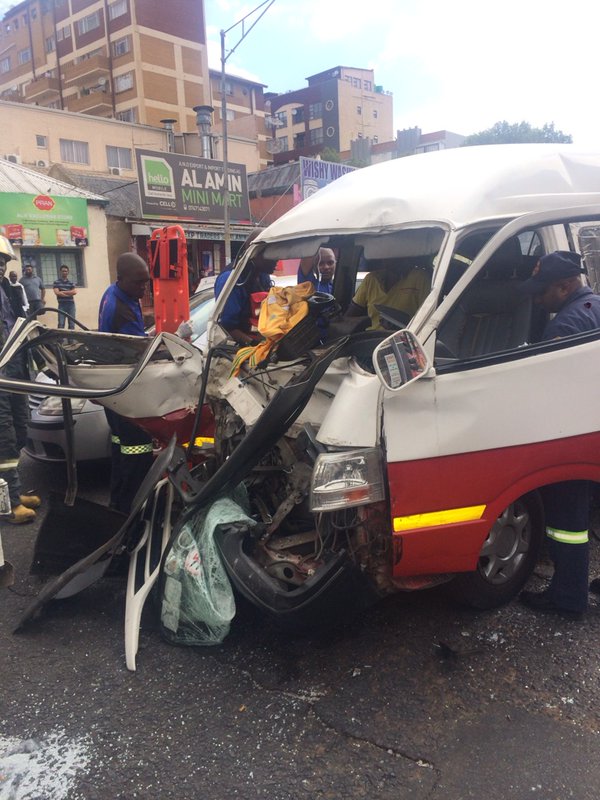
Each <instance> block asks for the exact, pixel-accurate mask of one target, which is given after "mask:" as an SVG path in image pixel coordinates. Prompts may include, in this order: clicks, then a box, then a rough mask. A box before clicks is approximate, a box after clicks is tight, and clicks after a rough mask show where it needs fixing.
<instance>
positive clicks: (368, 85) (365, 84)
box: [363, 81, 373, 92]
mask: <svg viewBox="0 0 600 800" xmlns="http://www.w3.org/2000/svg"><path fill="white" fill-rule="evenodd" d="M372 88H373V85H372V84H371V81H363V89H364V90H365V91H366V92H370V91H371V89H372Z"/></svg>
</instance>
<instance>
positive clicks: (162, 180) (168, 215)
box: [135, 150, 250, 222]
mask: <svg viewBox="0 0 600 800" xmlns="http://www.w3.org/2000/svg"><path fill="white" fill-rule="evenodd" d="M135 157H136V162H137V170H138V183H139V187H140V203H141V207H142V216H143V217H145V218H147V219H173V220H189V221H191V222H193V221H198V222H222V221H223V218H224V213H223V207H224V203H225V192H224V187H225V176H224V172H223V162H222V161H214V160H213V159H208V158H197V157H196V156H186V155H183V154H179V153H163V152H157V151H152V150H136V151H135ZM227 174H228V181H227V185H228V188H229V219H230V220H231V221H232V222H249V221H250V205H249V202H248V183H247V180H246V167H245V166H244V164H228V165H227Z"/></svg>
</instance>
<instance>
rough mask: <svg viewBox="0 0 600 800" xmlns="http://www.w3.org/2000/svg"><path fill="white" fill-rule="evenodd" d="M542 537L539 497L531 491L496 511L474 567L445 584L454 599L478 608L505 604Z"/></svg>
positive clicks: (532, 561)
mask: <svg viewBox="0 0 600 800" xmlns="http://www.w3.org/2000/svg"><path fill="white" fill-rule="evenodd" d="M543 537H544V528H543V514H542V504H541V500H540V497H539V495H538V494H537V493H531V494H528V495H524V496H523V497H520V498H519V499H518V500H515V502H514V503H511V504H510V505H509V506H508V507H507V508H505V509H504V511H503V512H502V513H501V514H500V516H499V517H498V519H497V520H496V522H495V523H494V525H493V527H492V529H491V530H490V532H489V534H488V537H487V539H486V540H485V542H484V544H483V547H482V548H481V553H480V555H479V562H478V564H477V569H476V570H475V571H474V572H465V573H462V574H460V575H457V576H456V578H454V579H453V580H452V582H451V583H450V584H449V587H448V588H449V589H450V591H451V593H452V596H453V597H454V599H455V600H458V601H459V602H460V603H462V604H463V605H468V606H471V607H472V608H478V609H489V608H497V607H498V606H502V605H505V603H508V602H510V600H512V599H513V597H515V595H516V594H517V593H518V592H519V591H520V590H521V589H522V588H523V586H524V584H525V582H526V581H527V579H528V578H529V576H530V575H531V572H532V571H533V568H534V567H535V564H536V561H537V559H538V555H539V551H540V547H541V544H542V541H543Z"/></svg>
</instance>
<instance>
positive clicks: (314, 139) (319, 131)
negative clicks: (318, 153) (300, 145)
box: [308, 128, 323, 144]
mask: <svg viewBox="0 0 600 800" xmlns="http://www.w3.org/2000/svg"><path fill="white" fill-rule="evenodd" d="M308 136H309V142H310V144H323V128H312V130H310V131H309V132H308Z"/></svg>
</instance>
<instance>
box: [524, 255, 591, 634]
mask: <svg viewBox="0 0 600 800" xmlns="http://www.w3.org/2000/svg"><path fill="white" fill-rule="evenodd" d="M584 272H585V268H583V267H582V265H581V256H580V255H579V254H578V253H572V252H570V251H567V250H565V251H562V250H558V251H556V252H555V253H550V254H549V255H547V256H544V257H543V258H541V259H540V260H539V261H538V263H537V265H536V266H535V269H534V270H533V274H532V276H531V278H530V279H529V280H528V281H525V283H524V284H523V290H524V291H525V292H527V293H528V294H531V295H533V296H534V300H535V302H536V303H538V304H539V305H541V306H542V307H543V308H544V310H545V311H547V312H549V313H551V314H554V315H555V316H554V317H553V318H552V319H550V320H549V322H548V323H547V324H546V327H545V328H544V331H543V333H542V341H548V340H550V339H558V338H561V337H563V336H572V335H573V334H576V333H584V332H585V331H592V330H595V329H597V328H600V296H598V295H596V294H594V293H593V291H592V290H591V289H590V288H589V286H584V285H583V282H582V280H581V275H582V273H584ZM589 491H590V485H589V482H588V481H564V482H563V483H555V484H553V485H552V486H548V487H547V488H546V489H545V490H544V491H543V500H544V510H545V512H546V537H547V541H548V550H549V553H550V557H551V559H552V561H553V563H554V575H553V576H552V580H551V581H550V585H549V586H548V588H547V589H546V591H544V592H529V591H524V592H521V595H520V600H521V602H522V603H523V604H524V605H526V606H529V607H530V608H533V609H536V610H538V611H545V612H549V613H553V614H558V615H559V616H561V617H563V618H565V619H570V620H576V619H581V617H582V616H583V614H584V613H585V611H587V605H588V570H589V536H588V528H589V506H590V498H589Z"/></svg>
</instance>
